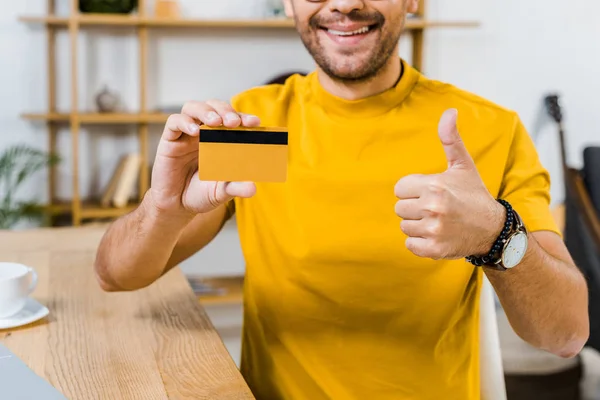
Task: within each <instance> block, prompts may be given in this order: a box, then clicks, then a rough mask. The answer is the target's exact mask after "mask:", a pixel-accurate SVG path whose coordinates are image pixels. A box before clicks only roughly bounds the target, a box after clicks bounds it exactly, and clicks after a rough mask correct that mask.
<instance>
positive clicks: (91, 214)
mask: <svg viewBox="0 0 600 400" xmlns="http://www.w3.org/2000/svg"><path fill="white" fill-rule="evenodd" d="M136 207H137V204H136V203H131V204H128V205H127V206H126V207H123V208H115V207H101V206H100V205H98V203H91V202H83V203H82V204H81V217H82V218H115V217H120V216H122V215H125V214H127V213H128V212H131V211H133V210H134V209H135V208H136ZM48 212H49V213H50V214H52V215H55V216H56V215H65V214H71V212H72V205H71V203H70V202H65V203H56V204H51V205H49V206H48Z"/></svg>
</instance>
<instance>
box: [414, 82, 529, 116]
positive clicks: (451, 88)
mask: <svg viewBox="0 0 600 400" xmlns="http://www.w3.org/2000/svg"><path fill="white" fill-rule="evenodd" d="M414 94H416V95H417V96H419V95H420V96H423V97H425V98H429V99H431V100H433V101H434V102H436V103H437V102H439V103H440V104H447V105H454V106H455V108H459V112H460V111H461V110H460V109H462V110H464V112H463V114H467V113H468V114H469V117H470V118H471V119H474V120H481V121H489V120H490V118H491V119H493V120H494V121H496V122H498V121H499V120H500V121H504V122H506V123H509V124H510V123H513V124H514V123H516V121H517V119H518V118H519V117H518V114H517V112H516V111H514V110H512V109H509V108H507V107H505V106H502V105H500V104H497V103H495V102H493V101H491V100H489V99H487V98H485V97H483V96H480V95H477V94H475V93H473V92H470V91H468V90H465V89H463V88H460V87H458V86H455V85H452V84H450V83H447V82H443V81H440V80H435V79H430V78H426V77H424V76H421V77H420V78H419V80H418V82H417V84H416V85H415V88H414ZM476 117H479V118H476Z"/></svg>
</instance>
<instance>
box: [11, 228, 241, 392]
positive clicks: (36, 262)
mask: <svg viewBox="0 0 600 400" xmlns="http://www.w3.org/2000/svg"><path fill="white" fill-rule="evenodd" d="M103 230H104V228H103V226H99V227H91V228H85V227H82V228H63V229H49V230H36V231H25V232H11V233H8V232H2V233H0V259H1V260H2V261H14V262H21V263H23V264H26V265H29V266H31V267H33V268H35V269H36V271H37V272H38V275H39V283H38V286H37V289H36V291H35V292H34V294H33V297H34V298H36V299H37V300H38V301H40V302H41V303H43V304H44V305H46V306H47V307H48V308H49V309H50V314H49V316H48V317H46V318H45V319H44V320H42V321H39V322H37V323H33V324H31V325H28V326H25V327H21V328H15V329H9V330H0V342H2V343H3V344H4V345H5V346H7V347H8V348H9V349H10V350H11V351H13V352H14V353H15V354H16V355H17V356H18V357H20V358H21V359H22V360H23V361H24V362H25V363H26V364H27V365H28V366H29V367H30V368H32V369H33V370H34V371H35V372H36V373H37V374H38V375H40V376H41V377H43V378H45V379H46V380H47V381H48V382H50V383H51V384H52V385H54V386H55V387H56V388H57V389H58V390H60V391H61V392H62V393H63V394H64V395H65V396H66V397H67V398H69V399H71V400H78V399H85V400H92V399H111V400H113V399H114V400H117V399H145V400H150V399H160V400H163V399H253V396H252V394H251V392H250V390H249V389H248V387H247V385H246V383H245V382H244V380H243V378H242V376H241V374H240V373H239V371H238V370H237V368H236V366H235V363H234V362H233V360H232V359H231V358H230V356H229V354H228V352H227V350H226V348H225V346H224V345H223V342H222V340H221V338H220V337H219V336H218V334H217V333H216V331H215V329H214V327H213V325H212V324H211V322H210V320H209V319H208V317H207V315H206V313H205V312H204V310H203V308H202V307H201V306H200V304H199V303H198V301H197V299H196V297H195V296H194V294H193V292H192V290H191V287H190V286H189V284H188V281H187V279H186V278H185V276H184V275H183V274H182V273H181V271H180V270H179V269H178V268H176V269H173V270H172V271H171V272H169V273H168V274H167V275H165V276H164V277H163V278H162V279H160V280H159V281H158V282H156V283H155V284H153V285H151V286H150V287H148V288H145V289H142V290H139V291H136V292H128V293H105V292H102V291H101V289H100V288H99V287H98V284H97V283H96V280H95V278H94V274H93V269H92V267H93V260H94V257H95V249H96V246H97V243H98V241H99V240H100V238H101V236H102V233H103Z"/></svg>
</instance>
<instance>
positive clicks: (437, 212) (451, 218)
mask: <svg viewBox="0 0 600 400" xmlns="http://www.w3.org/2000/svg"><path fill="white" fill-rule="evenodd" d="M457 116H458V112H457V110H455V109H450V110H447V111H446V112H444V114H443V115H442V117H441V119H440V122H439V126H438V135H439V139H440V145H441V146H442V147H443V148H444V153H445V154H446V159H447V161H448V168H447V169H446V170H445V171H444V172H442V173H440V174H435V175H419V174H417V175H408V176H405V177H403V178H402V179H400V180H399V181H398V183H397V184H396V186H395V195H396V197H397V198H398V199H399V200H398V201H397V203H396V208H395V210H396V214H397V215H398V216H399V217H400V218H401V222H400V229H401V230H402V232H404V234H406V235H407V239H406V247H407V249H408V250H409V251H411V252H412V253H414V254H415V255H417V256H419V257H427V258H432V259H435V260H439V259H459V258H464V257H467V256H469V255H484V254H487V253H488V252H489V250H490V248H491V246H492V245H493V243H494V241H495V240H496V238H497V236H498V235H499V234H500V232H501V230H502V227H503V224H504V219H505V210H504V207H503V206H502V205H501V204H499V203H498V202H497V201H496V200H495V199H494V197H493V196H492V195H491V194H490V193H489V191H488V190H487V188H486V187H485V185H484V183H483V181H482V180H481V177H480V176H479V172H478V171H477V168H476V166H475V162H474V161H473V158H472V157H471V155H470V154H469V152H468V151H467V149H466V147H465V145H464V143H463V142H462V139H461V137H460V134H459V132H458V128H457Z"/></svg>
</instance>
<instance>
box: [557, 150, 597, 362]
mask: <svg viewBox="0 0 600 400" xmlns="http://www.w3.org/2000/svg"><path fill="white" fill-rule="evenodd" d="M586 151H587V152H588V153H593V154H595V157H594V160H593V161H590V159H591V157H589V158H588V159H584V166H583V168H582V169H581V170H577V169H575V168H566V170H565V189H566V204H565V205H566V228H565V243H566V245H567V248H568V249H569V252H570V253H571V255H572V257H573V259H574V260H575V263H576V264H577V266H578V267H579V269H580V270H581V272H582V273H583V274H584V275H585V277H586V279H587V283H588V292H589V301H588V303H589V306H588V310H589V318H590V337H589V340H588V343H587V344H586V346H588V347H591V348H594V349H595V350H597V351H600V205H594V203H593V200H592V196H591V193H600V168H598V166H597V165H595V164H597V163H598V162H599V161H600V159H599V157H600V147H595V148H588V149H586ZM599 197H600V196H599ZM596 200H597V201H598V202H600V198H597V199H596Z"/></svg>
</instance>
